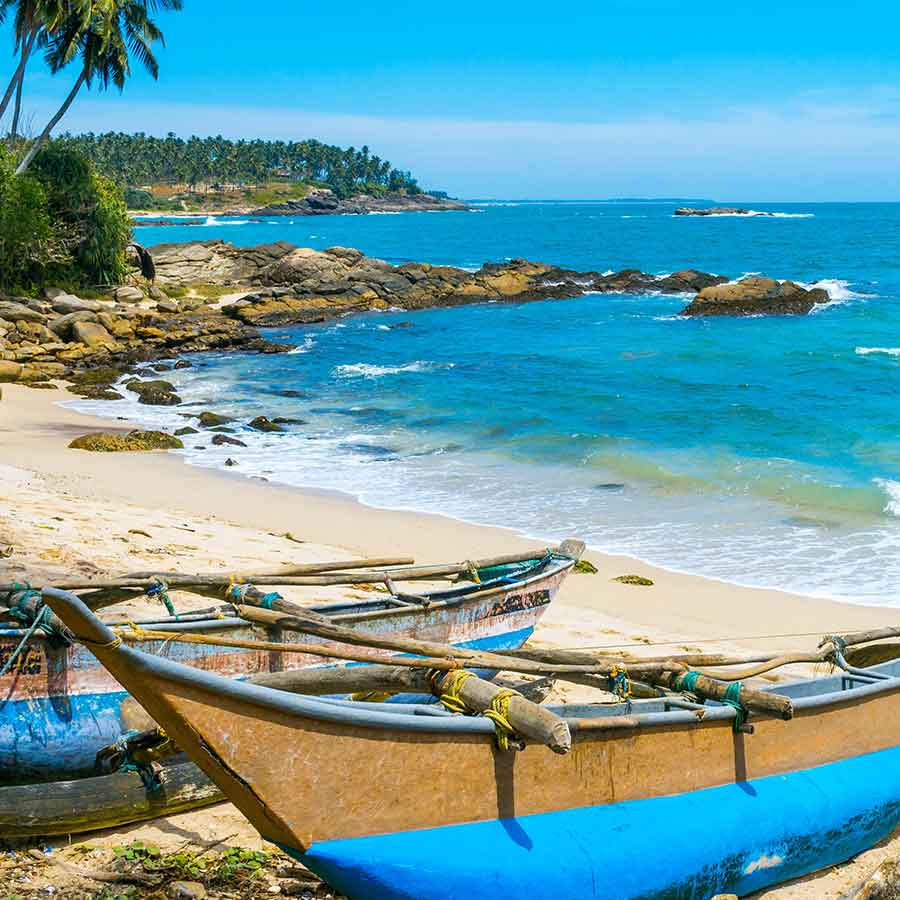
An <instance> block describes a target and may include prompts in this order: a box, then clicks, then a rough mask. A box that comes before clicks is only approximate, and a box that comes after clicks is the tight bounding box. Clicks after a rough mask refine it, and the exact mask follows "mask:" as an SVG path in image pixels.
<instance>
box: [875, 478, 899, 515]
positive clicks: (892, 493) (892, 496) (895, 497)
mask: <svg viewBox="0 0 900 900" xmlns="http://www.w3.org/2000/svg"><path fill="white" fill-rule="evenodd" d="M875 484H877V485H878V487H880V488H881V489H882V490H883V491H884V492H885V494H887V496H888V502H887V506H885V508H884V511H885V512H886V513H888V514H889V515H892V516H897V517H900V481H891V480H890V478H876V479H875Z"/></svg>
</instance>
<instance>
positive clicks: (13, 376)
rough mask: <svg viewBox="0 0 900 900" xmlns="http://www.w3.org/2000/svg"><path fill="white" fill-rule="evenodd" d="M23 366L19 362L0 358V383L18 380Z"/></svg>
mask: <svg viewBox="0 0 900 900" xmlns="http://www.w3.org/2000/svg"><path fill="white" fill-rule="evenodd" d="M23 368H24V367H23V366H22V364H21V363H17V362H12V361H11V360H8V359H0V383H9V382H13V381H18V380H19V376H20V375H21V374H22V370H23Z"/></svg>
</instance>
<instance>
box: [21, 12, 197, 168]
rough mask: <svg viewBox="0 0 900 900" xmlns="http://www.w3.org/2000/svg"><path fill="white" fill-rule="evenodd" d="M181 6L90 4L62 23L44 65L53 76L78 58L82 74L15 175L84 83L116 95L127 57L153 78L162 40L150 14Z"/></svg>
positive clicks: (128, 70)
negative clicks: (83, 12) (112, 87)
mask: <svg viewBox="0 0 900 900" xmlns="http://www.w3.org/2000/svg"><path fill="white" fill-rule="evenodd" d="M181 7H182V0H91V2H90V15H89V16H87V17H85V16H84V15H77V14H76V15H73V16H70V17H68V18H67V19H66V20H65V21H64V22H63V23H62V24H61V26H60V27H59V28H58V30H57V31H56V32H55V33H54V34H53V35H52V37H51V39H50V42H49V52H48V54H47V62H48V63H49V65H50V68H51V70H52V71H53V72H58V71H59V70H60V69H62V68H63V67H64V66H66V65H67V64H68V63H69V62H71V61H72V59H74V58H75V56H76V55H79V56H80V60H81V70H80V72H79V74H78V78H77V79H76V80H75V84H74V85H73V86H72V89H71V90H70V91H69V93H68V94H67V96H66V98H65V100H63V102H62V105H61V106H60V108H59V109H58V110H57V111H56V113H55V114H54V115H53V117H52V118H51V119H50V121H49V122H48V123H47V124H46V126H44V130H43V131H42V132H41V133H40V135H39V136H38V137H37V139H36V140H35V141H34V142H33V143H32V144H31V146H30V147H29V148H28V153H26V154H25V157H24V159H23V160H22V162H21V163H19V166H18V168H17V169H16V175H21V174H22V173H23V172H25V171H26V170H27V169H28V167H29V166H30V165H31V161H32V160H33V159H34V157H35V156H36V155H37V153H38V151H39V150H40V149H41V147H43V146H44V144H45V143H46V142H47V140H48V139H49V137H50V133H51V132H52V131H53V129H54V128H55V127H56V125H57V124H58V123H59V121H60V119H62V117H63V116H64V115H65V114H66V112H68V109H69V107H70V106H71V105H72V102H73V101H74V100H75V97H76V96H77V94H78V92H79V91H80V90H81V88H82V86H83V85H85V84H87V86H88V88H90V87H91V86H92V84H93V83H94V82H95V81H96V82H97V83H98V84H99V87H100V89H101V90H106V89H108V88H109V86H110V84H113V85H115V86H116V87H117V88H118V89H119V90H120V91H121V90H122V89H123V88H124V87H125V81H126V79H127V78H128V76H129V75H130V74H131V59H130V56H133V57H134V58H135V59H137V61H138V62H140V63H141V65H142V66H143V67H144V68H145V69H146V70H147V71H148V72H149V73H150V75H151V76H152V77H153V78H154V79H155V78H156V77H157V76H158V75H159V64H158V63H157V61H156V57H155V56H154V55H153V49H152V47H153V44H154V43H156V41H161V42H162V41H163V34H162V31H160V29H159V27H158V26H157V25H156V24H155V23H154V22H153V21H152V19H151V18H150V15H151V13H153V12H155V11H156V10H157V9H167V10H178V9H181Z"/></svg>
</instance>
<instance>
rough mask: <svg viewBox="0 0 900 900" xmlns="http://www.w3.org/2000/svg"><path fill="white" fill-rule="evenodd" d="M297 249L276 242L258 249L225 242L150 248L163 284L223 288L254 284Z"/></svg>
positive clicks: (158, 279)
mask: <svg viewBox="0 0 900 900" xmlns="http://www.w3.org/2000/svg"><path fill="white" fill-rule="evenodd" d="M293 249H294V245H293V244H289V243H287V242H286V241H276V242H275V243H272V244H260V245H259V246H256V247H235V246H234V245H233V244H230V243H227V242H226V241H198V242H196V243H192V244H157V245H156V246H155V247H150V253H151V255H152V256H153V262H154V264H155V266H156V280H157V281H158V282H159V283H160V284H162V285H166V284H173V285H186V284H200V283H203V284H224V283H226V282H229V283H230V282H247V281H252V280H254V279H255V278H257V277H258V276H259V274H260V273H261V272H262V271H263V270H264V269H265V268H266V267H268V266H270V265H272V264H273V263H275V262H277V261H278V260H279V259H281V257H282V256H284V255H286V254H287V253H290V252H291V251H292V250H293Z"/></svg>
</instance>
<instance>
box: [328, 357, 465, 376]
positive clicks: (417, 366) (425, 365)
mask: <svg viewBox="0 0 900 900" xmlns="http://www.w3.org/2000/svg"><path fill="white" fill-rule="evenodd" d="M453 366H454V363H438V362H429V361H427V360H421V359H418V360H416V361H415V362H411V363H407V364H406V365H405V366H376V365H372V364H370V363H352V364H350V365H344V366H335V368H334V374H335V375H337V376H338V377H339V378H381V377H382V376H384V375H399V374H401V373H402V372H433V371H434V370H435V369H452V368H453Z"/></svg>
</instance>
